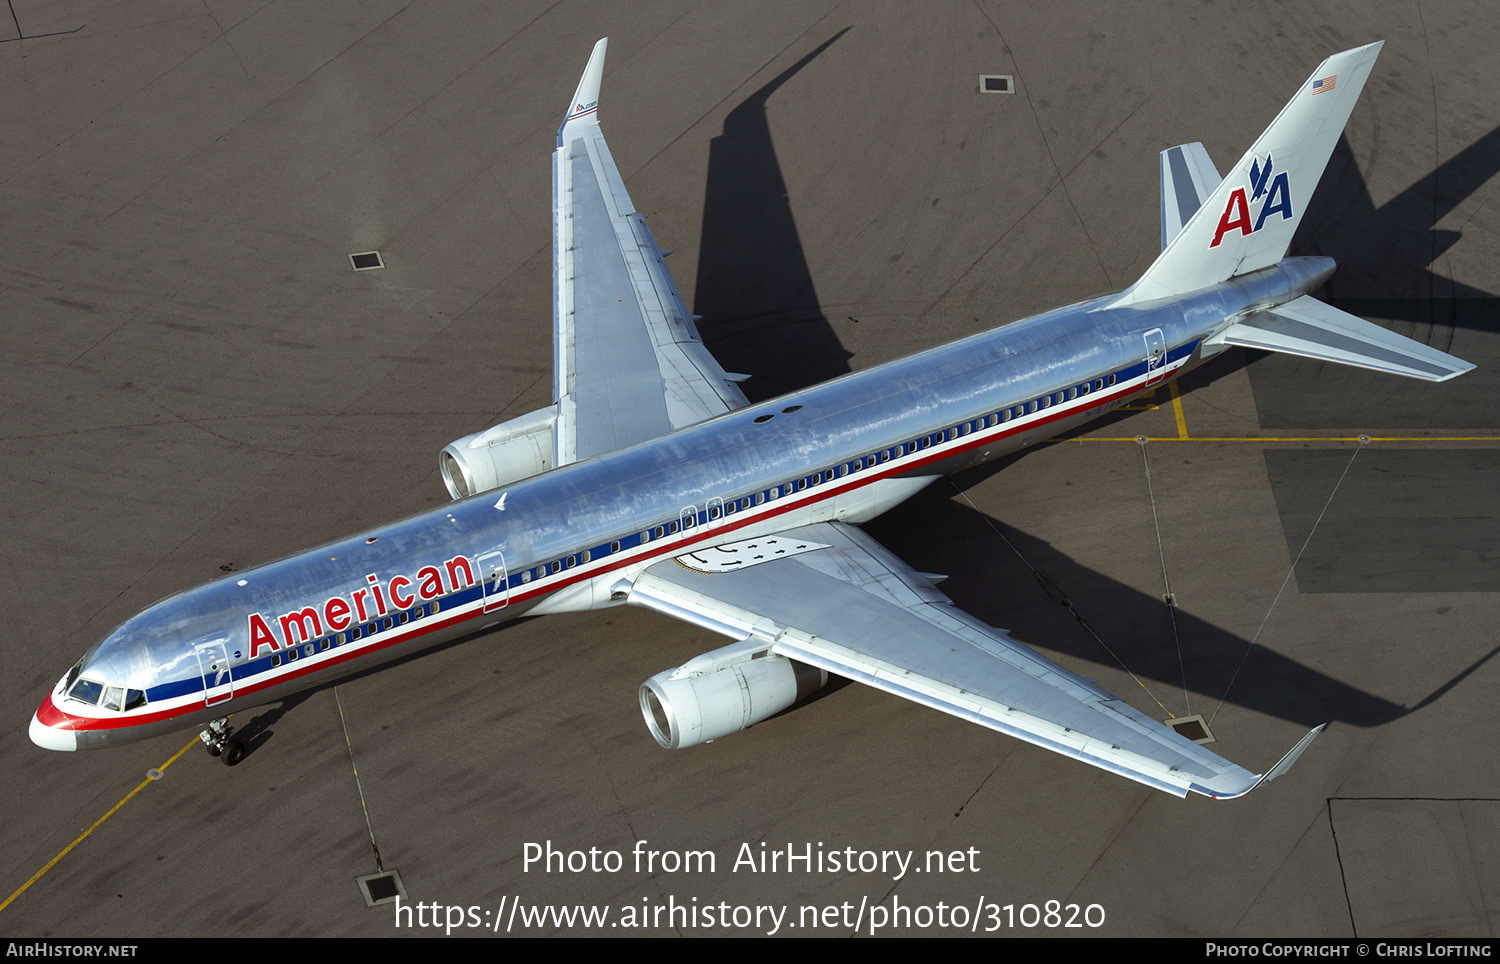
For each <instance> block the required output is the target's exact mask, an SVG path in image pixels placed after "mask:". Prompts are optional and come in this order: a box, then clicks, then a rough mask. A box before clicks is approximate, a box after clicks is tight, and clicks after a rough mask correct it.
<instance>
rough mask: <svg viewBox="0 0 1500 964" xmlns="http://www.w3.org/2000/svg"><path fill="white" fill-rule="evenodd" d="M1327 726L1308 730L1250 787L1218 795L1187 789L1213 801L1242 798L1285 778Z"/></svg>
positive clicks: (1213, 792)
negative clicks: (1263, 786)
mask: <svg viewBox="0 0 1500 964" xmlns="http://www.w3.org/2000/svg"><path fill="white" fill-rule="evenodd" d="M1327 726H1328V724H1327V723H1321V724H1319V725H1318V726H1315V727H1313V728H1312V729H1311V730H1309V731H1308V734H1307V735H1306V736H1304V737H1303V738H1302V739H1300V740H1298V741H1297V745H1296V746H1294V747H1292V748H1291V750H1290V751H1289V752H1288V753H1287V755H1286V756H1284V757H1282V758H1281V760H1280V762H1278V763H1277V764H1276V765H1275V766H1273V767H1272V768H1271V769H1270V770H1268V771H1267V772H1266V775H1265V776H1263V777H1261V778H1260V779H1259V780H1256V781H1255V782H1254V783H1252V784H1250V786H1248V787H1246V788H1245V789H1243V790H1240V791H1238V792H1236V793H1218V792H1215V791H1213V790H1210V789H1208V788H1207V787H1201V786H1198V785H1197V784H1194V785H1193V786H1191V787H1189V789H1190V790H1193V791H1196V792H1197V793H1201V794H1203V795H1204V796H1206V797H1212V798H1214V799H1215V800H1234V799H1236V798H1238V797H1243V796H1244V795H1245V794H1247V793H1249V792H1250V791H1251V790H1254V789H1256V788H1257V787H1260V786H1262V785H1263V784H1267V783H1270V782H1271V781H1272V780H1279V779H1281V778H1282V777H1284V776H1286V772H1287V771H1288V770H1290V769H1291V768H1292V764H1293V763H1296V762H1297V758H1298V757H1300V756H1301V755H1302V754H1303V752H1304V751H1305V750H1306V749H1307V748H1308V747H1310V746H1312V741H1313V740H1315V739H1317V736H1318V734H1319V733H1322V732H1323V730H1324V729H1325V728H1326V727H1327Z"/></svg>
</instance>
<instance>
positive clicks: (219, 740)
mask: <svg viewBox="0 0 1500 964" xmlns="http://www.w3.org/2000/svg"><path fill="white" fill-rule="evenodd" d="M198 739H200V740H202V741H203V745H204V746H206V747H208V755H209V756H216V757H218V758H219V759H220V760H223V761H224V765H225V766H227V767H232V766H234V765H235V764H236V763H238V762H240V761H241V760H243V759H244V758H245V745H244V744H243V743H241V742H240V741H239V740H231V739H230V738H229V717H227V716H221V717H219V718H218V719H217V720H214V721H213V722H212V723H210V724H208V729H206V730H204V731H203V732H202V733H199V734H198Z"/></svg>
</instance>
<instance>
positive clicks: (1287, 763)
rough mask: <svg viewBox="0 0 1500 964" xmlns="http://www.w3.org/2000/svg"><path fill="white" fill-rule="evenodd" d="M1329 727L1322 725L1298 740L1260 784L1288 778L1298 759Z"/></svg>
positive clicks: (1325, 724)
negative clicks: (1289, 771)
mask: <svg viewBox="0 0 1500 964" xmlns="http://www.w3.org/2000/svg"><path fill="white" fill-rule="evenodd" d="M1327 726H1328V724H1327V723H1320V724H1318V725H1317V726H1315V727H1313V728H1312V729H1311V730H1309V731H1308V733H1307V735H1306V736H1304V737H1303V738H1302V739H1300V740H1298V741H1297V745H1296V746H1294V747H1292V749H1291V751H1290V752H1289V753H1287V755H1286V756H1284V757H1282V758H1281V762H1280V763H1278V764H1276V765H1275V766H1273V767H1272V768H1271V769H1270V771H1269V772H1268V773H1266V775H1265V776H1264V777H1262V778H1261V781H1260V782H1261V783H1270V782H1271V781H1272V780H1279V779H1281V778H1282V777H1284V776H1286V771H1288V770H1290V769H1291V768H1292V764H1293V763H1296V762H1297V758H1298V757H1299V756H1301V755H1302V751H1303V750H1306V749H1307V748H1308V747H1310V746H1312V741H1313V740H1315V739H1317V737H1318V734H1319V733H1322V732H1323V730H1324V729H1325V728H1326V727H1327ZM1256 786H1260V784H1259V783H1258V784H1256Z"/></svg>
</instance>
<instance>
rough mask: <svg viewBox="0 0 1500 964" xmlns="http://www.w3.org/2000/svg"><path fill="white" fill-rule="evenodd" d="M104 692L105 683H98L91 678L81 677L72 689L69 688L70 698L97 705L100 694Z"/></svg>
mask: <svg viewBox="0 0 1500 964" xmlns="http://www.w3.org/2000/svg"><path fill="white" fill-rule="evenodd" d="M103 692H104V684H103V683H96V682H94V681H93V680H91V679H81V680H79V681H78V682H76V683H74V684H73V688H72V689H70V690H68V698H69V699H74V700H77V701H78V702H80V703H87V704H88V705H90V706H95V705H97V704H98V702H99V694H101V693H103Z"/></svg>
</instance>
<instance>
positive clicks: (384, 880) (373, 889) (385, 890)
mask: <svg viewBox="0 0 1500 964" xmlns="http://www.w3.org/2000/svg"><path fill="white" fill-rule="evenodd" d="M355 882H356V883H358V884H359V892H360V893H361V894H363V895H364V898H365V906H366V907H374V906H375V905H376V904H389V903H391V902H392V901H394V900H395V899H396V898H397V897H403V898H404V897H405V896H406V888H405V887H404V886H402V884H401V872H400V871H399V870H388V871H386V872H385V873H383V874H370V875H369V876H368V877H356V878H355Z"/></svg>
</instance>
